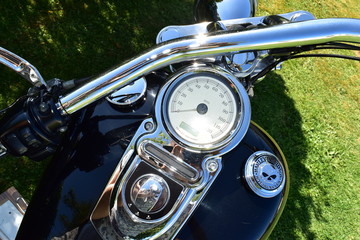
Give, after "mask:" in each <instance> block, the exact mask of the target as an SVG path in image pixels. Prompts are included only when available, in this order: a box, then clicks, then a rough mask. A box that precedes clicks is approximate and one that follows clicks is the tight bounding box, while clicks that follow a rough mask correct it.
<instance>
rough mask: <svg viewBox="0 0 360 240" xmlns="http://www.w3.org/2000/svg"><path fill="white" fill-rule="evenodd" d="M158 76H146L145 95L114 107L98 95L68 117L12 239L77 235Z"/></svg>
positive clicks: (150, 103)
mask: <svg viewBox="0 0 360 240" xmlns="http://www.w3.org/2000/svg"><path fill="white" fill-rule="evenodd" d="M162 81H163V78H162V77H160V76H157V75H155V74H153V75H150V76H149V77H148V91H147V93H146V101H143V104H142V105H139V106H137V108H134V107H132V108H128V109H127V108H118V107H114V106H112V105H110V104H109V103H108V102H107V101H106V100H101V101H99V102H97V103H96V104H93V105H92V106H90V107H88V108H87V109H86V110H84V111H81V112H80V113H79V114H77V115H76V116H74V117H73V120H72V122H71V124H70V125H69V130H68V133H71V134H70V135H69V136H66V137H65V138H64V139H63V143H62V144H61V146H62V147H61V148H60V149H59V150H58V151H57V153H56V154H55V155H54V159H53V160H52V161H51V163H50V164H49V166H48V168H47V170H46V171H45V174H44V176H43V178H42V181H41V183H40V184H39V186H38V189H37V190H36V192H35V193H34V196H33V198H32V200H31V202H30V205H29V207H28V209H27V212H26V215H25V217H24V219H23V222H22V225H21V227H20V229H19V232H18V235H17V238H16V239H18V240H19V239H52V238H54V237H61V236H66V235H67V234H70V235H77V233H78V231H79V230H82V229H84V228H82V227H81V226H83V225H84V224H85V225H86V223H87V220H88V219H89V216H90V213H91V211H92V209H93V208H94V207H95V205H96V203H97V200H98V199H99V197H100V195H101V193H102V191H103V189H104V188H105V185H106V184H107V181H108V179H109V178H110V176H111V174H112V172H113V171H114V168H115V166H116V165H117V164H118V161H119V160H120V158H121V156H122V154H123V152H124V150H125V149H126V147H127V145H128V143H129V141H130V140H131V138H132V136H133V134H134V133H135V131H136V129H137V128H138V126H139V124H140V123H141V122H142V120H143V119H144V118H146V117H147V116H148V115H149V114H150V113H151V111H152V110H153V107H154V101H155V96H156V95H157V91H158V89H159V86H161V82H162Z"/></svg>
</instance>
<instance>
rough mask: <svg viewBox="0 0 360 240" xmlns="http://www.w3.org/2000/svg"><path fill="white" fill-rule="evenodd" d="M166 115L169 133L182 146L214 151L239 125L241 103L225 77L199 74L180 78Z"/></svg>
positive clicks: (171, 92)
mask: <svg viewBox="0 0 360 240" xmlns="http://www.w3.org/2000/svg"><path fill="white" fill-rule="evenodd" d="M164 115H165V120H166V125H167V126H168V128H169V130H170V132H171V133H172V134H173V135H174V136H175V137H176V138H177V139H179V140H180V141H181V142H182V143H184V144H185V145H189V146H195V147H198V148H207V149H210V148H215V147H216V146H219V145H221V144H222V143H224V141H226V140H228V139H229V138H230V137H231V136H232V134H233V133H234V131H235V129H236V128H237V126H238V123H239V120H240V116H241V100H240V96H239V92H238V89H237V88H236V87H235V85H234V83H233V82H232V81H230V80H229V79H228V78H227V77H226V76H224V75H222V74H219V73H217V72H211V71H199V72H191V73H186V74H183V75H181V76H180V77H178V78H177V79H176V80H175V81H174V82H173V84H172V85H171V86H170V87H169V89H168V91H167V93H166V96H165V109H164Z"/></svg>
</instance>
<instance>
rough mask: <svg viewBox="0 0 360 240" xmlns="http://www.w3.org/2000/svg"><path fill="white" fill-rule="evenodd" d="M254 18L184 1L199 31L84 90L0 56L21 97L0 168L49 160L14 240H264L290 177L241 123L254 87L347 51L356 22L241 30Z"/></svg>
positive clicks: (4, 127)
mask: <svg viewBox="0 0 360 240" xmlns="http://www.w3.org/2000/svg"><path fill="white" fill-rule="evenodd" d="M237 2H240V4H238V3H237ZM234 6H241V7H239V8H235V7H234ZM256 7H257V1H245V0H244V1H235V0H234V1H226V2H225V1H219V2H217V1H201V0H198V1H195V14H194V15H195V19H196V21H197V22H198V23H196V24H192V25H183V26H168V27H165V28H163V29H162V30H161V31H160V32H159V34H158V36H157V38H156V43H157V44H156V46H155V47H153V48H151V49H149V50H147V51H146V52H144V53H142V54H140V55H138V56H137V57H134V58H132V59H130V60H129V61H127V62H124V63H122V64H121V65H119V66H116V67H114V68H112V69H110V70H108V71H107V72H104V73H102V74H100V75H97V76H95V77H90V78H85V79H78V80H71V81H61V80H59V79H51V80H49V81H45V80H44V79H43V78H42V76H41V74H40V73H39V71H38V70H37V69H36V68H35V67H34V66H33V65H31V64H30V63H29V62H27V61H26V60H24V59H22V58H21V57H19V56H17V55H16V54H14V53H12V52H10V51H8V50H6V49H4V48H0V62H1V63H2V64H4V65H6V66H7V67H9V68H10V69H12V70H14V71H16V72H17V73H19V74H20V75H21V76H22V77H24V78H25V79H27V80H28V81H29V82H30V83H31V84H32V85H33V87H31V88H30V89H29V91H28V93H27V95H26V96H25V97H22V98H20V99H19V100H18V101H17V102H16V103H14V104H13V105H11V106H10V107H9V108H7V109H5V110H4V111H2V119H1V124H0V142H1V144H0V149H1V155H5V154H11V155H14V156H26V157H28V158H30V159H33V160H36V161H39V160H43V159H45V158H47V157H49V156H51V157H52V160H51V162H50V163H49V166H48V167H47V170H46V172H45V173H44V176H43V177H42V180H41V182H40V184H39V186H38V188H37V190H36V192H35V193H34V195H33V197H32V200H31V202H30V204H29V206H28V207H27V209H26V214H25V216H24V219H23V221H22V224H21V226H20V228H19V230H18V233H17V239H29V238H30V239H219V238H227V239H238V238H243V239H261V238H266V237H268V236H269V235H270V233H271V231H272V230H273V228H274V227H275V224H276V222H277V221H278V219H279V217H280V215H281V213H282V211H283V209H284V206H285V203H286V199H287V197H288V193H289V170H288V166H287V162H286V160H285V156H284V154H283V153H282V151H281V149H280V147H279V146H278V144H277V143H276V142H275V140H274V139H273V138H272V137H271V136H270V135H269V134H267V133H266V132H265V130H263V129H262V128H261V127H260V126H258V125H257V124H256V123H255V122H253V121H251V107H250V100H249V96H252V95H253V87H254V84H255V83H256V82H258V81H259V80H260V79H261V78H263V77H264V76H265V75H266V74H268V73H269V72H270V71H272V70H273V69H274V68H276V67H278V66H279V65H280V64H281V63H282V62H284V61H286V60H289V59H294V58H299V57H313V56H320V55H317V54H313V53H311V54H307V53H306V52H308V51H312V50H319V49H347V50H359V49H360V48H359V46H358V45H356V44H359V43H360V34H359V28H360V20H357V19H315V17H314V16H313V15H312V14H311V13H309V12H305V11H297V12H291V13H286V14H279V15H270V16H263V17H254V15H255V10H256ZM230 9H231V10H234V11H230ZM326 56H332V57H341V58H347V59H352V60H360V59H359V58H358V57H352V56H342V55H341V56H340V55H326ZM214 221H216V226H214ZM239 235H240V236H239Z"/></svg>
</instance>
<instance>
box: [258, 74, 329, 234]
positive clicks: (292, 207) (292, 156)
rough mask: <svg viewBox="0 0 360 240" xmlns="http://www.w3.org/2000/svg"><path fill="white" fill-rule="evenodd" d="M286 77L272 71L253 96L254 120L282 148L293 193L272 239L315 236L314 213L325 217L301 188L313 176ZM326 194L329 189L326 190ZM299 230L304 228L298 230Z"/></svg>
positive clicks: (305, 143)
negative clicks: (305, 164) (307, 167)
mask: <svg viewBox="0 0 360 240" xmlns="http://www.w3.org/2000/svg"><path fill="white" fill-rule="evenodd" d="M286 92H287V89H286V86H285V81H284V79H283V78H282V77H281V76H280V75H278V74H276V73H274V72H272V73H270V74H268V76H267V77H266V78H265V79H264V80H263V82H261V83H259V84H257V85H256V86H255V97H254V98H253V99H252V116H253V120H254V121H255V122H257V123H258V124H260V125H261V126H262V127H263V128H264V129H265V130H266V131H268V132H269V133H270V135H272V136H273V137H274V139H275V140H276V141H277V142H278V143H279V145H280V147H281V148H282V150H283V152H284V154H285V156H286V158H287V162H288V165H289V170H290V193H289V198H288V201H287V205H286V207H285V210H284V212H283V214H282V216H281V218H280V220H279V222H278V224H277V226H276V228H275V230H274V232H273V233H272V235H271V237H270V238H271V239H298V238H300V236H301V237H305V238H306V239H314V238H316V236H315V234H314V233H313V232H312V231H311V229H310V227H311V222H310V219H311V217H312V216H311V214H314V215H315V218H317V219H322V212H321V209H320V208H319V207H317V206H315V205H314V203H313V200H312V198H311V197H310V196H308V195H307V194H306V191H302V189H303V188H306V187H307V186H308V185H309V183H310V179H311V173H310V171H309V170H308V169H306V167H305V166H304V164H303V162H304V160H305V159H306V157H307V149H308V145H307V142H306V139H305V137H304V135H303V132H302V127H301V126H302V119H301V116H300V114H299V112H298V111H297V109H296V107H295V104H294V101H293V100H292V99H291V98H289V96H288V95H287V94H286ZM323 193H324V194H326V191H325V190H324V189H323ZM298 231H301V233H300V232H298Z"/></svg>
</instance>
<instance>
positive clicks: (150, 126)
mask: <svg viewBox="0 0 360 240" xmlns="http://www.w3.org/2000/svg"><path fill="white" fill-rule="evenodd" d="M153 127H154V124H153V123H152V122H147V123H145V130H146V131H151V130H152V129H153Z"/></svg>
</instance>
